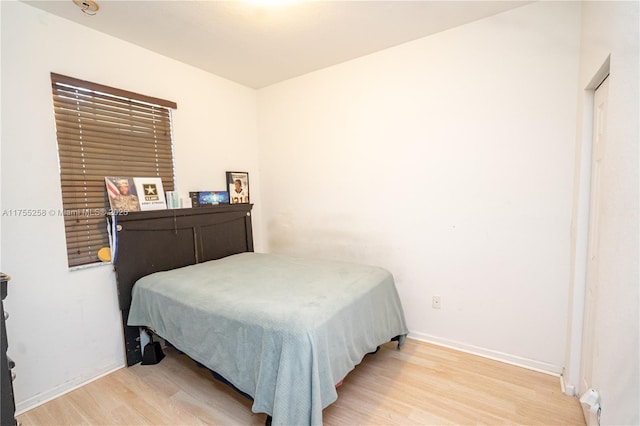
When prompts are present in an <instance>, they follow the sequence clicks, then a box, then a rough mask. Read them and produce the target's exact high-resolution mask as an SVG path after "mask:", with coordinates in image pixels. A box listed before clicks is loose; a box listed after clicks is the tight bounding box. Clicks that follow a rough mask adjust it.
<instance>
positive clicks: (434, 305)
mask: <svg viewBox="0 0 640 426" xmlns="http://www.w3.org/2000/svg"><path fill="white" fill-rule="evenodd" d="M431 307H432V308H433V309H440V296H433V299H432V300H431Z"/></svg>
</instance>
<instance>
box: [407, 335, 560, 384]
mask: <svg viewBox="0 0 640 426" xmlns="http://www.w3.org/2000/svg"><path fill="white" fill-rule="evenodd" d="M407 337H408V338H410V339H415V340H420V341H423V342H426V343H433V344H434V345H438V346H444V347H447V348H451V349H456V350H458V351H461V352H466V353H470V354H472V355H478V356H481V357H484V358H489V359H493V360H495V361H500V362H505V363H507V364H511V365H515V366H518V367H523V368H526V369H529V370H534V371H538V372H540V373H545V374H550V375H552V376H557V377H560V374H561V373H562V367H561V366H559V365H553V364H549V363H546V362H541V361H536V360H533V359H528V358H523V357H519V356H516V355H511V354H507V353H504V352H498V351H494V350H491V349H486V348H481V347H478V346H473V345H468V344H466V343H461V342H456V341H453V340H448V339H442V338H440V337H436V336H431V335H429V334H424V333H410V334H409V336H407Z"/></svg>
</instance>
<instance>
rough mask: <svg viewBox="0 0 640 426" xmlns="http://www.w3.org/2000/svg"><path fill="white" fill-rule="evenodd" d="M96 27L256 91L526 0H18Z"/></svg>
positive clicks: (475, 18)
mask: <svg viewBox="0 0 640 426" xmlns="http://www.w3.org/2000/svg"><path fill="white" fill-rule="evenodd" d="M23 1H24V2H25V3H28V4H30V5H32V6H34V7H37V8H39V9H42V10H45V11H47V12H50V13H52V14H54V15H58V16H60V17H62V18H66V19H69V20H71V21H74V22H77V23H79V24H82V25H85V26H87V27H90V28H93V29H95V30H97V31H100V32H103V33H106V34H109V35H112V36H114V37H117V38H119V39H122V40H126V41H128V42H131V43H133V44H136V45H138V46H141V47H144V48H146V49H149V50H152V51H154V52H157V53H160V54H162V55H165V56H168V57H171V58H174V59H176V60H178V61H181V62H184V63H186V64H190V65H193V66H195V67H198V68H201V69H203V70H205V71H208V72H211V73H213V74H216V75H219V76H221V77H224V78H227V79H229V80H232V81H235V82H237V83H240V84H243V85H246V86H249V87H252V88H261V87H265V86H268V85H270V84H273V83H277V82H279V81H283V80H286V79H289V78H292V77H296V76H299V75H302V74H305V73H308V72H311V71H315V70H318V69H321V68H325V67H328V66H331V65H335V64H338V63H341V62H344V61H348V60H350V59H354V58H357V57H360V56H364V55H367V54H369V53H373V52H376V51H379V50H382V49H386V48H389V47H392V46H396V45H398V44H402V43H405V42H408V41H411V40H415V39H418V38H421V37H425V36H428V35H430V34H434V33H437V32H440V31H444V30H446V29H449V28H453V27H456V26H459V25H463V24H466V23H469V22H472V21H475V20H478V19H482V18H485V17H488V16H491V15H495V14H497V13H501V12H504V11H506V10H509V9H513V8H515V7H519V6H522V5H524V4H527V3H530V1H507V0H500V1H478V0H475V1H419V0H412V1H398V0H393V1H380V0H378V1H362V0H359V1H344V0H343V1H337V0H333V1H304V0H303V1H297V2H296V1H294V0H288V1H286V2H283V0H280V1H279V2H280V3H282V4H280V5H276V6H272V7H267V6H265V5H264V4H265V0H251V1H241V0H235V1H176V0H174V1H159V0H156V1H149V0H146V1H127V0H96V2H97V3H98V5H99V7H100V9H99V10H98V11H97V13H96V14H95V15H93V16H89V15H87V14H85V13H84V12H82V11H81V10H80V9H79V7H78V6H76V5H75V4H74V2H73V1H72V0H64V1H57V0H53V1H52V0H46V1H29V0H23Z"/></svg>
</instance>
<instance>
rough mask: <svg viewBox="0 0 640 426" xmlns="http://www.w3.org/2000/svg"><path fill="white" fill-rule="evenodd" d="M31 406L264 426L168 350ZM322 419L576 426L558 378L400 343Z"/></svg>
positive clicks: (46, 414)
mask: <svg viewBox="0 0 640 426" xmlns="http://www.w3.org/2000/svg"><path fill="white" fill-rule="evenodd" d="M165 353H166V355H167V356H166V358H165V359H163V360H162V362H160V363H159V364H157V365H154V366H143V365H139V364H138V365H136V366H133V367H130V368H125V369H121V370H118V371H116V372H114V373H112V374H109V375H108V376H105V377H103V378H101V379H99V380H96V381H94V382H92V383H89V384H88V385H85V386H83V387H82V388H80V389H77V390H75V391H73V392H70V393H68V394H66V395H64V396H62V397H60V398H57V399H55V400H53V401H51V402H48V403H46V404H44V405H41V406H40V407H37V408H35V409H33V410H30V411H28V412H26V413H24V414H22V415H20V416H18V420H19V421H20V422H21V423H22V425H23V426H29V425H46V426H49V425H205V424H206V425H264V421H265V415H263V414H253V413H251V403H250V401H249V400H248V399H245V398H244V397H242V396H240V395H239V394H237V393H236V392H235V391H232V390H230V389H229V388H228V387H227V386H226V385H223V384H221V383H219V382H217V381H215V380H214V379H213V378H212V377H211V375H210V374H209V372H208V371H207V370H205V369H202V368H198V367H197V366H196V365H195V363H194V362H192V361H191V360H190V359H189V358H187V357H186V356H184V355H179V354H177V353H176V352H175V351H174V350H172V349H167V350H165ZM323 416H324V424H325V425H450V424H454V425H470V424H474V425H478V424H487V425H496V424H508V425H515V424H527V425H560V424H573V425H584V419H583V416H582V411H581V408H580V405H579V402H578V400H577V399H576V398H571V397H568V396H566V395H564V394H562V392H561V390H560V381H559V378H557V377H553V376H549V375H546V374H542V373H537V372H534V371H530V370H526V369H523V368H518V367H514V366H511V365H508V364H504V363H500V362H497V361H492V360H488V359H485V358H481V357H477V356H473V355H469V354H466V353H462V352H458V351H455V350H451V349H447V348H442V347H439V346H435V345H430V344H427V343H423V342H419V341H416V340H412V339H407V341H406V343H405V345H404V346H403V347H402V349H401V350H399V351H398V350H396V347H395V344H393V343H390V344H386V345H384V346H382V347H381V349H380V351H379V352H378V353H377V354H375V355H368V356H367V357H366V358H365V359H364V361H363V362H362V363H361V364H360V365H359V366H357V367H356V369H355V370H353V371H352V372H351V373H350V374H349V375H348V376H347V377H346V379H345V380H344V384H343V385H342V386H341V387H339V388H338V400H337V401H336V402H335V403H333V404H332V405H330V406H329V407H327V408H326V409H325V410H324V412H323Z"/></svg>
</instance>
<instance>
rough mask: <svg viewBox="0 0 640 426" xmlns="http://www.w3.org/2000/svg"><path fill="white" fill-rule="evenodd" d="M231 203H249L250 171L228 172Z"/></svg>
mask: <svg viewBox="0 0 640 426" xmlns="http://www.w3.org/2000/svg"><path fill="white" fill-rule="evenodd" d="M227 188H229V203H230V204H248V203H249V173H247V172H227Z"/></svg>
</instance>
